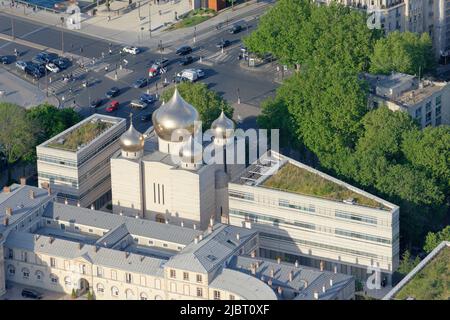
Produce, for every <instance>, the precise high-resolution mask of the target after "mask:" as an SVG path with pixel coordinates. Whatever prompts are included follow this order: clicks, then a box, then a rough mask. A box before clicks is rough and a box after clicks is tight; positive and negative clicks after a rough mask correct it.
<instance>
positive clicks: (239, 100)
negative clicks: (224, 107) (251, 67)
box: [237, 88, 241, 104]
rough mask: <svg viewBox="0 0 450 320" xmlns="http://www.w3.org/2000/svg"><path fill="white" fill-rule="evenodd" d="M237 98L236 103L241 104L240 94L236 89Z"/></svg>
mask: <svg viewBox="0 0 450 320" xmlns="http://www.w3.org/2000/svg"><path fill="white" fill-rule="evenodd" d="M237 98H238V100H237V103H238V104H241V94H240V91H239V88H237Z"/></svg>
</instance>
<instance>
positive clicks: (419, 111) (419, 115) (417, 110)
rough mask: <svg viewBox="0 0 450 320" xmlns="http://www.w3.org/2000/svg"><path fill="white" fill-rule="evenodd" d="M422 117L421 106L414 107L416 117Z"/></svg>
mask: <svg viewBox="0 0 450 320" xmlns="http://www.w3.org/2000/svg"><path fill="white" fill-rule="evenodd" d="M420 117H422V107H419V108H417V109H416V118H420Z"/></svg>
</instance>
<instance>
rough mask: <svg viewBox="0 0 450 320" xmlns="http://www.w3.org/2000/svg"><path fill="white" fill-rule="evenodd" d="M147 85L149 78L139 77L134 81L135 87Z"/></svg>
mask: <svg viewBox="0 0 450 320" xmlns="http://www.w3.org/2000/svg"><path fill="white" fill-rule="evenodd" d="M146 85H147V78H139V79H137V80H136V81H135V82H134V83H133V88H142V87H145V86H146Z"/></svg>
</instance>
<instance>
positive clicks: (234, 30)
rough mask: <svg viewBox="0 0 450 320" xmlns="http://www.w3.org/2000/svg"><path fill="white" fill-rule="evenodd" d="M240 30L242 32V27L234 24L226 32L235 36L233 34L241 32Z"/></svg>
mask: <svg viewBox="0 0 450 320" xmlns="http://www.w3.org/2000/svg"><path fill="white" fill-rule="evenodd" d="M241 30H242V26H241V25H239V24H235V25H233V26H232V27H231V28H230V29H229V30H228V32H229V33H231V34H235V33H239V32H241Z"/></svg>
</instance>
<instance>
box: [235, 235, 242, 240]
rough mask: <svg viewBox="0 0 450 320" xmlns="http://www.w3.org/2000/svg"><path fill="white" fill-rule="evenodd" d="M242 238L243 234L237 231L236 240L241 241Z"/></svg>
mask: <svg viewBox="0 0 450 320" xmlns="http://www.w3.org/2000/svg"><path fill="white" fill-rule="evenodd" d="M240 239H241V235H240V234H239V233H236V240H237V241H239V240H240Z"/></svg>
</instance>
